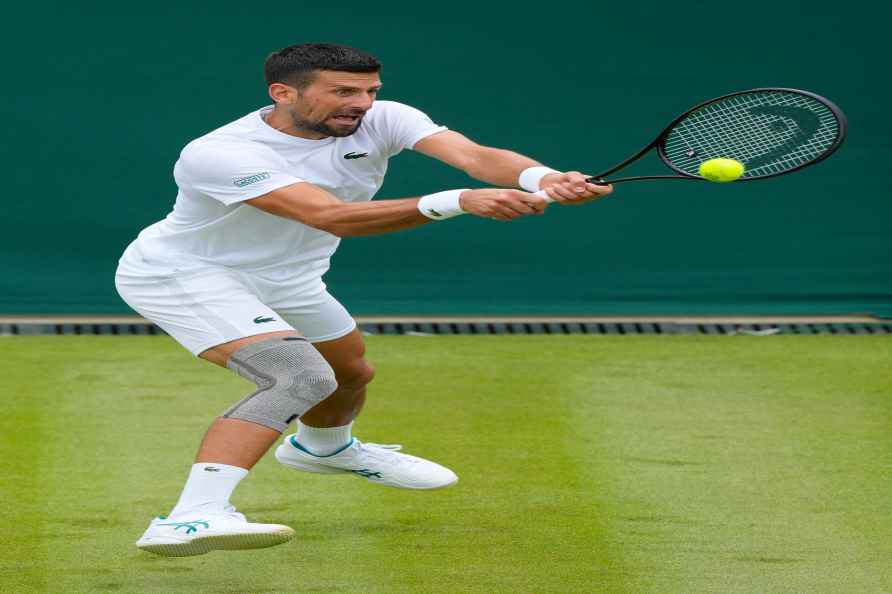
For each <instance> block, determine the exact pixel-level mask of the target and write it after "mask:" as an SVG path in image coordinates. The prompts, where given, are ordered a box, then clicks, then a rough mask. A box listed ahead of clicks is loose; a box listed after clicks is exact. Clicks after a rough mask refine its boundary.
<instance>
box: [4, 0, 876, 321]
mask: <svg viewBox="0 0 892 594" xmlns="http://www.w3.org/2000/svg"><path fill="white" fill-rule="evenodd" d="M17 4H18V6H16V7H15V8H11V9H7V13H6V16H7V19H6V20H7V31H6V35H5V38H4V39H3V40H2V41H0V43H2V49H3V55H4V56H5V57H6V60H5V62H6V64H5V72H4V74H5V76H4V86H5V90H6V93H5V97H6V100H5V101H4V102H3V109H4V112H5V113H4V114H3V115H4V120H5V122H6V125H7V129H8V133H7V142H6V143H4V146H3V147H2V148H0V150H2V151H3V154H2V157H3V162H4V164H5V165H6V176H5V178H6V179H7V183H6V184H5V196H4V200H3V203H4V206H3V233H2V242H3V243H2V254H0V270H2V272H3V274H2V275H0V313H38V312H39V313H66V312H68V313H117V312H126V311H128V308H127V307H126V305H124V304H123V303H122V302H121V301H120V300H119V298H118V297H117V294H116V293H115V290H114V285H113V274H114V268H115V265H116V261H117V258H118V256H119V255H120V253H121V251H122V250H123V248H124V247H125V246H126V244H127V243H128V242H129V241H130V240H131V239H132V238H133V237H134V236H135V235H136V234H137V233H138V232H139V230H140V229H141V228H143V227H144V226H146V225H148V224H150V223H152V222H154V221H156V220H158V219H160V218H162V217H163V216H164V215H165V214H166V213H167V212H168V210H169V208H170V207H171V205H172V203H173V200H174V197H175V194H176V188H175V185H174V183H173V178H172V174H171V170H172V166H173V163H174V161H175V160H176V158H177V155H178V153H179V151H180V149H181V148H182V146H183V145H184V144H185V143H187V142H188V141H189V140H191V139H192V138H195V137H197V136H200V135H202V134H204V133H205V132H207V131H209V130H211V129H213V128H216V127H217V126H220V125H222V124H224V123H226V122H229V121H231V120H233V119H235V118H237V117H239V116H241V115H243V114H245V113H247V112H248V111H251V110H253V109H256V108H257V107H259V106H261V105H264V104H266V103H267V102H268V101H267V98H266V94H265V86H264V83H263V78H262V63H263V60H264V58H265V56H266V55H267V53H268V52H270V51H271V50H273V49H277V48H279V47H282V46H285V45H290V44H292V43H299V42H306V41H330V42H338V43H345V44H349V45H354V46H357V47H360V48H363V49H366V50H369V51H371V52H372V53H374V54H376V55H377V56H378V57H379V58H380V59H381V60H382V62H383V63H384V71H383V80H384V82H385V85H386V88H385V92H384V93H383V95H382V98H387V99H395V100H399V101H403V102H406V103H409V104H411V105H415V106H417V107H419V108H421V109H423V110H425V111H427V112H428V113H429V114H430V115H431V116H432V117H433V118H434V119H435V120H436V121H438V122H441V123H443V124H445V125H448V126H449V127H451V128H452V129H455V130H458V131H461V132H463V133H465V134H467V135H468V136H470V137H472V138H474V139H475V140H477V141H479V142H482V143H485V144H490V145H494V146H499V147H505V148H511V149H514V150H518V151H520V152H523V153H525V154H528V155H531V156H533V157H534V158H537V159H539V160H541V161H543V162H545V163H547V164H549V165H552V166H554V167H557V168H561V169H581V170H583V171H587V172H589V173H595V172H596V171H595V170H597V169H601V168H604V167H606V166H610V165H613V164H614V163H615V162H616V161H619V160H621V159H622V158H624V157H626V156H627V154H629V153H630V152H631V151H633V150H636V149H638V148H639V146H640V145H642V144H643V143H645V142H647V141H650V140H651V138H652V136H653V135H654V134H655V133H656V132H658V131H659V130H660V129H661V128H662V126H664V125H665V124H666V123H667V122H668V121H669V120H671V119H672V118H673V117H674V116H676V115H677V114H678V113H680V112H681V111H683V110H684V109H685V108H687V107H689V106H690V105H692V104H693V103H695V102H698V101H701V100H704V99H707V98H710V97H713V96H717V95H720V94H724V93H727V92H731V91H735V90H742V89H746V88H751V87H757V86H786V87H796V88H804V89H809V90H813V91H815V92H817V93H819V94H823V95H826V96H828V97H830V98H831V99H833V100H834V101H835V102H837V103H838V104H839V105H840V106H841V107H842V108H843V109H844V110H845V111H846V112H847V115H848V116H849V123H850V137H849V140H848V141H847V143H846V145H844V146H843V148H842V149H841V150H840V152H839V153H837V154H836V155H835V156H834V157H832V158H831V159H830V160H828V161H826V162H824V163H821V164H819V165H817V166H815V167H814V168H812V169H809V170H806V171H803V172H800V173H796V174H793V175H790V176H787V177H785V178H780V179H776V180H771V181H764V182H755V183H750V184H739V185H730V186H721V187H718V186H714V185H710V184H695V183H691V184H688V183H685V184H681V183H680V182H679V183H673V182H669V183H641V184H631V185H627V186H620V187H619V188H618V189H617V191H616V192H615V194H614V195H613V196H612V197H611V198H609V199H607V200H604V201H602V202H600V203H595V204H590V205H587V206H585V207H576V208H573V207H563V208H558V207H554V208H551V209H549V212H548V214H547V216H546V217H536V218H531V219H530V220H521V221H517V222H513V223H496V222H493V221H484V220H475V219H473V218H471V217H463V218H461V219H456V220H453V221H449V222H446V223H440V224H431V225H427V226H424V227H422V228H419V229H415V230H411V231H406V232H401V233H396V234H392V235H389V236H379V237H371V238H355V239H347V240H345V242H344V243H343V244H342V246H341V250H340V251H339V252H338V254H337V255H336V256H335V258H334V261H333V268H332V271H331V272H330V273H329V275H328V276H327V277H326V281H327V282H328V284H329V287H330V289H331V290H332V292H333V293H334V294H335V295H337V296H338V297H339V298H340V299H341V300H342V301H343V302H344V303H345V304H346V305H347V306H348V307H349V308H350V309H351V310H352V311H353V312H354V313H356V314H376V313H380V314H422V313H423V314H434V313H446V314H457V313H462V314H473V313H492V314H497V313H498V314H592V315H593V314H619V313H622V314H681V313H690V314H695V313H702V314H719V313H764V314H781V313H784V314H812V313H855V312H872V313H875V314H880V315H887V316H888V315H892V257H890V256H892V240H890V237H892V216H890V215H892V207H890V202H889V197H890V196H889V194H890V190H889V181H888V177H887V172H888V170H889V165H888V163H889V161H890V156H892V155H890V143H889V137H890V131H892V130H890V125H889V123H888V122H889V119H888V117H885V116H883V112H882V110H883V109H885V108H886V104H887V103H888V99H887V98H886V95H885V94H886V93H887V92H888V91H889V90H890V83H889V78H888V76H887V75H884V74H882V73H883V72H887V71H888V68H887V65H886V64H884V63H883V61H882V56H883V55H886V53H887V43H886V38H887V36H888V33H887V31H886V28H887V23H888V17H889V16H890V9H888V8H881V7H880V5H878V4H868V3H866V2H865V3H862V4H861V5H860V6H859V3H858V2H847V3H845V5H840V4H839V3H838V2H822V1H818V2H776V1H773V2H749V3H745V4H719V3H716V2H695V1H688V2H683V3H668V2H647V1H645V2H640V3H626V2H616V3H610V4H607V3H592V2H561V1H557V2H551V3H548V4H539V5H531V6H525V5H522V4H516V3H511V4H509V3H492V4H487V3H470V2H452V3H448V4H444V3H437V4H425V3H411V4H410V3H405V4H402V3H366V2H356V3H347V4H333V3H312V4H311V3H307V2H291V3H262V4H256V3H236V2H232V1H229V0H221V1H218V2H215V3H189V2H186V3H176V4H174V3H170V4H169V8H167V9H165V8H158V7H157V6H156V7H152V6H153V5H150V4H149V5H146V4H138V5H133V6H132V7H124V6H123V5H122V4H121V3H106V2H95V3H92V4H88V5H86V6H80V5H76V4H71V3H67V4H62V3H52V2H51V3H49V4H39V5H38V4H37V3H31V6H30V7H29V6H25V5H24V4H25V3H17ZM878 11H879V12H878ZM658 167H660V165H658V163H657V162H656V160H655V158H654V160H651V161H647V163H646V165H644V164H642V165H641V167H639V169H638V171H641V169H642V168H643V169H648V168H649V169H650V170H651V171H653V169H654V168H658ZM10 181H11V183H9V182H10ZM469 183H471V182H469V180H467V178H466V177H465V176H464V175H463V174H461V173H459V172H456V171H453V170H450V169H449V168H448V167H446V166H445V165H442V164H440V163H437V162H434V161H431V160H429V159H426V158H424V157H422V156H420V155H417V154H413V153H410V152H408V151H407V152H406V153H404V154H403V155H400V156H399V157H397V158H396V159H395V160H394V161H392V163H391V168H390V174H389V176H388V180H387V184H386V186H385V188H384V189H383V191H382V192H381V194H380V195H379V196H380V197H403V196H412V195H419V194H421V193H425V192H430V191H435V190H440V189H445V188H450V187H464V186H467V185H468V184H469Z"/></svg>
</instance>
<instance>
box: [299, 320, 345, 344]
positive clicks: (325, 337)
mask: <svg viewBox="0 0 892 594" xmlns="http://www.w3.org/2000/svg"><path fill="white" fill-rule="evenodd" d="M350 322H351V324H350V325H349V326H347V327H346V328H343V329H342V330H338V331H337V332H329V333H328V334H323V335H322V336H304V338H306V339H307V340H309V341H310V342H325V341H327V340H337V339H338V338H343V337H344V336H347V335H348V334H350V333H351V332H353V331H354V330H355V329H356V320H353V319H351V320H350Z"/></svg>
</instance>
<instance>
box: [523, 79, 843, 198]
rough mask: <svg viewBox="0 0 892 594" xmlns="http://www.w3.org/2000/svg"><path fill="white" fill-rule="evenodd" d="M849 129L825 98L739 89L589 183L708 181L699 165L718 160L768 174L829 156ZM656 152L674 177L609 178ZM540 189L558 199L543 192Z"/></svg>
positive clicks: (747, 174)
mask: <svg viewBox="0 0 892 594" xmlns="http://www.w3.org/2000/svg"><path fill="white" fill-rule="evenodd" d="M846 128H847V124H846V117H845V115H844V114H843V112H842V110H840V109H839V107H837V106H836V105H835V104H834V103H832V102H831V101H829V100H828V99H825V98H824V97H821V96H820V95H815V94H814V93H810V92H808V91H799V90H796V89H782V88H777V89H775V88H765V89H752V90H749V91H740V92H738V93H732V94H730V95H724V96H722V97H718V98H716V99H711V100H709V101H706V102H703V103H700V104H699V105H696V106H694V107H692V108H691V109H689V110H688V111H686V112H685V113H683V114H682V115H680V116H679V117H677V118H676V119H675V120H673V121H672V123H670V124H669V125H668V126H666V128H665V129H664V130H663V131H662V132H661V133H660V134H659V135H658V136H657V137H656V139H654V141H653V142H651V143H650V144H648V145H647V146H645V147H644V148H643V149H641V150H640V151H638V152H637V153H636V154H634V155H632V156H631V157H629V158H628V159H626V160H625V161H623V162H622V163H620V164H619V165H616V166H614V167H612V168H610V169H608V170H607V171H605V172H604V173H601V174H600V175H596V176H594V177H590V178H587V179H586V180H585V181H586V182H587V183H592V184H596V185H599V186H604V185H612V184H618V183H625V182H629V181H642V180H651V179H685V180H694V181H708V180H707V178H705V177H703V176H702V175H700V171H701V169H700V166H701V165H702V164H703V163H705V162H707V161H712V160H713V159H721V160H733V161H736V162H738V163H739V164H742V165H743V173H742V174H740V177H739V178H737V179H736V180H735V181H754V180H757V179H767V178H769V177H776V176H778V175H784V174H786V173H792V172H793V171H798V170H800V169H803V168H805V167H808V166H809V165H814V164H815V163H818V162H820V161H823V160H824V159H826V158H827V157H829V156H830V155H831V154H833V152H834V151H836V149H838V148H839V147H840V145H841V144H842V142H843V140H844V139H845V136H846ZM653 149H656V151H657V155H659V157H660V159H661V160H662V161H663V163H665V164H666V165H667V166H668V167H669V169H671V170H672V171H673V172H675V175H644V176H636V177H620V178H614V179H607V177H608V176H609V175H612V174H614V173H616V172H617V171H619V170H621V169H623V168H624V167H626V166H627V165H629V164H631V163H633V162H635V161H637V160H638V159H640V158H641V157H643V156H644V155H646V154H647V153H649V152H650V151H651V150H653ZM535 194H536V195H537V196H541V197H542V198H544V199H545V200H547V201H548V202H555V199H554V198H552V197H551V196H549V195H548V193H546V191H545V190H539V191H538V192H535ZM564 198H566V197H565V196H564ZM568 200H570V201H572V199H568ZM580 202H582V201H580Z"/></svg>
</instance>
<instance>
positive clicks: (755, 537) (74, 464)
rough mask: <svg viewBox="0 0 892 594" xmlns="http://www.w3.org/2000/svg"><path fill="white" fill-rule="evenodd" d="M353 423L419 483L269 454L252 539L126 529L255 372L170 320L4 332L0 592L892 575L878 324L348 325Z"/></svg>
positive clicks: (256, 489)
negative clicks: (207, 353)
mask: <svg viewBox="0 0 892 594" xmlns="http://www.w3.org/2000/svg"><path fill="white" fill-rule="evenodd" d="M367 341H368V348H369V358H370V360H371V361H372V362H373V363H374V364H375V366H376V367H377V370H378V376H377V379H376V380H375V382H374V383H373V384H372V386H371V388H370V396H369V401H368V404H367V406H366V409H365V411H364V413H363V415H362V416H361V417H360V419H359V421H358V422H357V424H356V426H355V434H356V435H357V436H358V437H359V438H360V439H363V440H365V441H372V442H379V443H402V444H403V445H404V447H405V451H406V452H408V453H411V454H416V455H419V456H423V457H427V458H430V459H432V460H435V461H437V462H440V463H442V464H444V465H446V466H448V467H450V468H452V469H453V470H455V471H456V472H457V473H458V475H459V477H460V482H459V483H458V485H456V486H455V487H453V488H450V489H446V490H442V491H436V492H410V491H402V490H398V489H392V488H387V487H381V486H377V485H371V484H368V483H366V482H365V481H363V480H361V479H359V478H356V477H352V476H335V477H330V476H320V475H311V474H306V473H299V472H296V471H293V470H290V469H287V468H284V467H281V466H279V465H278V464H277V463H276V461H275V459H274V458H273V457H272V455H271V453H270V454H268V455H267V456H266V457H265V458H264V459H263V460H262V461H261V462H260V463H259V464H258V465H257V466H256V467H255V469H254V471H253V472H252V473H251V475H250V476H249V477H248V478H247V479H246V480H245V481H244V482H243V483H242V484H241V486H240V487H239V489H238V490H237V491H236V493H235V496H234V499H233V502H234V503H235V504H236V505H237V506H238V508H239V510H240V511H242V512H244V513H246V514H247V515H248V518H249V519H250V520H253V521H258V522H278V523H284V524H288V525H290V526H292V527H293V528H294V529H295V530H296V531H297V536H296V537H295V539H294V540H293V541H291V542H290V543H287V544H285V545H282V546H278V547H274V548H271V549H264V550H259V551H247V552H220V551H218V552H213V553H210V554H208V555H205V556H200V557H192V558H185V559H176V558H162V557H157V556H153V555H151V554H148V553H144V552H140V551H138V550H137V549H136V547H135V546H134V545H133V543H134V541H135V540H136V539H137V538H138V537H139V535H140V534H141V533H142V531H143V530H144V529H145V527H146V525H147V523H148V521H149V520H150V519H151V517H152V516H154V515H158V514H164V513H167V511H169V508H170V507H171V506H172V505H173V503H174V502H175V501H176V498H177V496H178V494H179V490H180V488H181V487H182V484H183V480H184V479H185V477H186V474H187V473H188V470H189V466H190V464H191V462H192V457H193V456H194V453H195V449H196V447H197V445H198V442H199V440H200V438H201V436H202V435H203V432H204V430H205V429H206V427H207V425H208V424H209V423H210V421H211V420H212V418H213V417H214V416H215V415H216V414H218V413H220V412H222V411H223V410H225V409H226V408H227V407H228V406H230V405H231V404H232V403H233V402H235V401H236V400H238V399H240V398H241V397H242V396H244V395H245V394H247V393H248V392H249V391H250V390H251V389H252V388H253V386H252V385H251V384H249V383H248V382H247V381H245V380H242V379H240V378H238V377H236V376H235V375H234V374H232V373H230V372H228V371H226V370H223V369H219V368H216V367H214V366H212V365H210V364H208V363H205V362H203V361H197V360H195V359H194V358H193V357H191V356H190V355H189V354H188V353H187V352H186V351H185V350H183V349H182V348H181V347H179V346H178V345H177V344H175V343H174V342H173V341H172V340H170V339H168V338H166V337H140V336H131V337H104V336H64V337H57V336H53V337H5V338H2V339H0V361H2V363H0V366H2V371H3V377H4V379H3V383H2V385H3V414H2V415H0V461H2V476H3V480H2V482H0V498H2V501H3V507H4V509H5V517H4V520H5V521H4V525H5V527H6V529H5V531H4V538H3V539H2V540H0V553H2V554H0V558H2V561H0V592H16V593H19V592H21V593H30V592H53V593H60V594H61V593H67V592H89V593H92V592H121V593H123V592H134V593H136V592H139V593H147V592H164V593H177V592H189V593H195V592H209V593H210V592H221V593H222V592H231V593H235V592H338V593H341V592H343V593H347V592H350V593H352V592H374V593H387V594H392V593H476V592H480V593H494V592H506V593H514V592H523V593H526V592H529V593H537V594H539V593H560V594H567V593H572V592H580V593H582V592H585V593H589V592H605V593H614V592H616V593H626V592H628V593H641V592H647V593H659V594H669V593H686V594H688V593H713V592H715V593H746V594H752V593H775V592H776V593H787V592H790V593H793V592H797V593H799V592H808V593H833V592H844V593H847V594H855V593H862V592H863V593H871V594H874V593H879V592H892V562H890V559H892V342H890V341H889V340H888V339H884V338H882V337H873V336H864V337H862V336H801V337H800V336H774V337H747V336H736V337H725V336H652V337H648V336H615V337H609V336H513V337H509V336H437V337H377V336H373V337H368V339H367Z"/></svg>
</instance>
